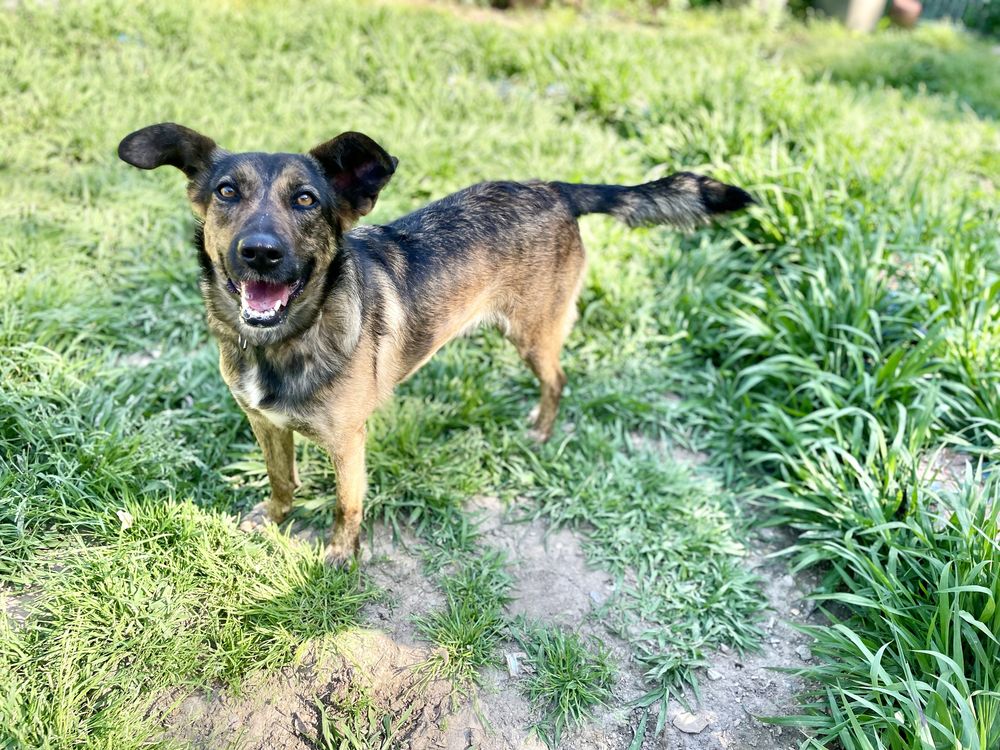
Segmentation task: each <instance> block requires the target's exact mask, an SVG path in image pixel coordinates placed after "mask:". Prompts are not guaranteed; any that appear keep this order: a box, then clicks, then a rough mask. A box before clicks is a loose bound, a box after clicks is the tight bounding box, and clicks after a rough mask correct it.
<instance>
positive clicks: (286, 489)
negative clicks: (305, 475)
mask: <svg viewBox="0 0 1000 750" xmlns="http://www.w3.org/2000/svg"><path fill="white" fill-rule="evenodd" d="M247 417H248V418H249V419H250V427H251V429H252V430H253V434H254V436H255V437H256V438H257V442H258V443H259V444H260V447H261V450H262V451H263V452H264V463H265V464H266V465H267V478H268V480H269V481H270V484H271V497H270V498H269V499H268V500H265V501H264V502H262V503H258V504H257V505H255V506H254V507H253V508H252V509H251V510H250V512H249V513H247V515H246V516H245V517H244V518H243V521H242V522H241V523H240V528H241V529H244V530H251V529H254V528H256V527H258V526H261V525H263V524H265V523H268V522H273V523H281V522H282V521H284V520H285V517H286V516H287V515H288V513H289V511H291V509H292V494H293V493H294V492H295V490H296V489H298V487H299V485H300V482H299V475H298V471H297V470H296V468H295V443H294V440H293V438H292V431H291V430H288V429H285V428H283V427H278V426H276V425H275V424H273V423H271V422H270V421H269V420H268V419H267V418H266V417H263V416H261V415H259V414H254V413H252V412H247Z"/></svg>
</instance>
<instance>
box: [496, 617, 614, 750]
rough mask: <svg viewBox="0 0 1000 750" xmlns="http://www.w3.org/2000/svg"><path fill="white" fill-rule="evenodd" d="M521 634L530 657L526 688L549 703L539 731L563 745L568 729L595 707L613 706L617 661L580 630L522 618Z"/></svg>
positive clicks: (517, 627) (541, 701) (517, 628)
mask: <svg viewBox="0 0 1000 750" xmlns="http://www.w3.org/2000/svg"><path fill="white" fill-rule="evenodd" d="M515 637H516V638H517V640H518V642H519V643H520V644H521V646H522V647H523V648H524V650H525V653H526V654H527V657H528V658H527V663H526V664H525V665H524V666H525V667H527V668H528V669H529V670H530V671H529V673H528V676H527V677H526V678H525V680H524V682H525V683H526V685H525V692H526V693H527V695H528V697H529V698H530V699H531V700H532V701H534V702H535V703H536V704H539V705H541V706H543V707H544V713H543V715H542V718H541V719H540V720H539V722H538V723H537V724H536V725H535V727H534V729H535V732H536V733H537V734H538V736H539V737H541V739H542V740H543V741H544V742H545V744H546V745H548V746H549V747H557V746H558V744H559V740H560V738H561V737H562V733H563V731H564V730H565V729H566V728H570V727H573V726H574V725H577V726H578V725H580V724H582V723H583V722H584V721H585V720H586V719H587V718H589V717H590V716H591V713H592V711H593V710H594V709H595V708H597V707H598V706H603V705H607V703H608V700H609V699H610V698H611V687H612V685H613V683H614V679H615V668H614V665H613V664H612V663H611V658H610V656H609V655H608V652H607V650H606V649H605V648H604V647H603V646H601V644H599V643H589V644H588V643H586V642H585V641H584V639H583V638H581V637H580V636H579V635H577V634H576V633H566V632H564V631H562V630H560V629H558V628H552V627H544V626H538V625H533V626H532V625H528V624H526V623H525V622H523V621H522V622H519V623H517V624H516V625H515Z"/></svg>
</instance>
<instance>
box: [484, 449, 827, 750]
mask: <svg viewBox="0 0 1000 750" xmlns="http://www.w3.org/2000/svg"><path fill="white" fill-rule="evenodd" d="M674 458H675V459H678V458H679V459H680V460H686V461H688V462H691V463H699V462H701V460H703V457H702V456H701V455H700V454H696V453H691V452H685V453H684V455H683V457H680V456H675V457H674ZM471 508H472V509H474V510H475V511H476V512H477V514H478V515H479V516H480V518H481V519H482V520H481V526H480V528H481V530H482V531H483V534H484V542H486V543H487V544H489V545H491V546H494V547H498V548H500V549H504V550H506V551H507V552H508V556H509V560H510V562H509V565H508V569H509V570H510V571H511V573H512V574H513V576H514V580H515V584H514V596H515V600H514V602H513V604H512V605H511V610H512V611H513V612H514V613H515V614H517V613H523V614H525V615H526V616H528V617H530V618H536V619H539V620H541V621H543V622H545V623H548V624H554V625H559V626H562V627H568V628H572V629H573V630H575V631H576V632H581V633H583V634H584V635H587V636H590V637H592V638H594V639H596V640H599V641H600V642H601V643H602V644H603V645H604V646H605V647H606V648H608V649H609V650H610V652H611V654H612V656H613V657H614V659H615V661H616V663H617V667H618V682H617V684H616V685H615V686H614V688H613V701H612V703H613V705H612V706H610V707H608V708H605V709H603V710H601V711H598V712H597V714H596V715H595V717H594V719H593V720H592V721H591V722H590V723H588V724H587V725H586V726H585V727H583V728H581V729H579V730H576V731H574V732H571V733H569V734H568V735H566V736H565V738H564V741H563V743H562V746H563V747H566V748H572V749H573V750H611V749H612V748H625V747H628V746H629V744H630V743H631V742H632V739H633V737H634V729H635V727H636V725H637V723H638V719H639V715H640V714H639V711H638V710H637V709H634V708H632V707H631V706H630V703H631V702H632V701H634V700H635V699H636V698H638V697H640V696H641V695H642V694H643V693H645V692H646V691H645V689H644V686H643V683H642V677H641V674H640V673H639V670H638V669H637V668H636V666H635V665H634V664H633V663H632V662H631V657H630V652H629V649H628V646H627V644H625V643H624V642H623V641H622V640H621V639H619V638H618V637H617V636H616V635H615V634H614V633H612V632H611V631H609V630H607V629H606V628H604V627H603V626H602V625H601V624H600V622H598V621H597V620H596V619H595V618H593V617H592V615H593V613H594V611H595V610H596V609H597V608H598V607H599V606H600V605H601V604H602V603H604V601H605V600H606V599H607V597H608V596H609V595H610V594H611V589H612V581H611V578H610V576H608V575H607V574H606V573H604V572H602V571H598V570H594V569H592V568H590V567H588V565H587V562H586V557H585V554H584V552H583V549H582V548H581V545H580V537H579V535H578V534H576V533H575V532H573V531H571V530H569V529H559V530H552V529H549V528H548V527H547V525H546V524H545V523H544V522H542V521H537V520H536V521H532V522H530V523H525V522H523V521H521V522H518V521H517V520H516V510H515V511H514V512H513V513H511V512H507V511H506V510H505V509H504V507H503V505H502V503H501V502H500V501H499V500H497V499H496V498H489V497H482V498H476V499H475V500H473V501H472V503H471ZM511 516H514V517H513V518H512V517H511ZM754 541H755V542H756V544H755V545H754V546H753V547H752V548H751V555H750V556H749V557H748V558H747V565H748V567H750V568H752V569H755V570H756V572H757V573H758V574H759V575H760V576H761V578H762V580H763V582H764V587H765V594H766V596H767V599H768V604H769V607H770V612H769V615H768V617H767V618H766V619H765V621H764V623H763V624H762V625H763V627H764V630H765V633H766V637H765V641H764V643H763V647H762V649H761V651H759V652H758V653H754V654H747V655H739V654H736V653H734V652H720V653H718V654H716V655H715V657H714V658H713V660H712V664H711V667H710V668H708V669H706V670H703V672H702V673H701V675H700V688H701V696H702V700H701V703H700V704H699V705H696V706H692V707H691V709H692V712H691V713H692V714H693V719H694V723H693V724H692V723H690V722H688V723H685V721H684V718H685V717H683V716H682V714H685V713H688V711H687V709H686V708H685V707H684V706H682V705H681V704H680V703H678V702H676V701H675V702H673V703H672V704H671V705H670V707H669V708H668V713H667V725H666V728H665V729H664V731H663V733H662V734H661V735H659V736H653V732H652V728H653V725H654V724H655V721H651V722H650V724H649V731H648V732H647V736H646V739H645V741H644V743H643V745H642V747H643V748H644V749H645V750H650V749H652V748H671V749H673V748H677V749H678V750H680V749H681V748H683V749H684V750H730V749H732V750H736V749H737V748H740V749H742V748H762V749H763V748H768V749H769V750H770V749H772V748H773V749H774V750H778V749H779V748H795V747H798V742H799V740H800V739H801V735H800V734H799V733H798V732H797V731H796V730H792V729H787V728H782V727H775V726H772V725H768V724H765V723H763V722H761V721H759V720H758V719H757V718H756V717H759V716H774V715H779V714H782V713H788V712H789V711H791V709H792V707H793V699H794V696H795V694H796V693H797V692H799V691H800V690H801V689H802V687H803V686H802V683H801V681H800V680H799V679H797V678H796V677H794V676H793V675H789V674H786V673H782V672H777V671H774V670H775V669H776V668H796V667H801V666H804V665H805V663H806V661H807V660H809V659H811V658H812V655H811V654H810V653H809V649H808V643H809V638H808V637H806V636H803V635H802V634H801V633H799V632H798V631H796V630H795V629H794V628H793V627H792V625H793V624H803V623H807V622H809V621H810V616H811V613H812V612H813V605H812V603H811V602H808V601H806V600H805V599H804V597H805V596H806V594H807V593H808V592H809V591H810V590H812V588H813V584H814V581H811V580H808V579H806V578H805V577H799V578H794V577H792V576H791V575H789V574H788V572H787V569H786V568H785V566H784V565H783V564H782V563H779V562H775V561H773V560H769V558H768V555H770V554H771V553H773V552H775V551H777V550H779V549H781V548H783V547H785V546H787V545H788V544H789V543H790V542H791V538H790V537H789V536H787V535H785V534H783V533H780V532H768V533H766V534H765V535H762V536H759V537H758V538H757V539H756V540H754ZM511 648H515V647H513V646H512V647H511ZM487 684H488V685H489V687H490V688H491V690H488V691H485V692H484V693H482V694H480V696H479V700H480V702H481V704H482V705H483V706H484V707H486V708H487V709H488V710H490V711H492V712H494V713H495V714H497V715H498V716H500V717H503V719H504V721H501V722H498V724H499V730H500V731H501V732H506V733H507V736H511V735H515V736H516V734H515V733H516V727H517V726H518V725H519V726H522V727H523V726H526V725H527V724H529V723H530V722H531V721H532V720H534V719H535V718H536V717H535V716H534V715H533V714H532V712H531V710H530V707H529V706H528V705H527V704H526V702H525V701H524V699H523V698H521V697H520V694H519V692H518V689H517V680H516V679H512V678H510V677H509V676H508V675H507V674H506V673H497V674H495V675H490V679H489V681H488V683H487ZM675 722H676V724H679V725H682V726H685V727H687V728H688V729H689V730H690V729H695V728H698V727H699V726H700V725H702V724H704V726H703V728H701V729H700V730H699V731H698V732H696V733H693V734H691V733H688V732H685V731H682V730H681V729H679V728H678V726H677V725H676V724H675ZM512 723H513V725H512ZM522 746H524V747H527V746H528V745H516V744H514V745H511V744H488V743H487V744H483V745H482V747H484V748H494V747H496V748H507V747H522Z"/></svg>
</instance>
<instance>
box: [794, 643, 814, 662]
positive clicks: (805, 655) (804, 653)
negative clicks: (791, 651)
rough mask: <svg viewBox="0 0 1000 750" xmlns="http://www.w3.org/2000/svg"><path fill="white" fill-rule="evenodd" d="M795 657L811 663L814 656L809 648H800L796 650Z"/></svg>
mask: <svg viewBox="0 0 1000 750" xmlns="http://www.w3.org/2000/svg"><path fill="white" fill-rule="evenodd" d="M795 655H796V656H798V657H799V658H800V659H802V661H810V660H811V659H812V656H813V655H812V651H810V650H809V647H808V646H799V647H798V648H796V649H795Z"/></svg>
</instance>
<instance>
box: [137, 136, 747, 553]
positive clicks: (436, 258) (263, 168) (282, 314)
mask: <svg viewBox="0 0 1000 750" xmlns="http://www.w3.org/2000/svg"><path fill="white" fill-rule="evenodd" d="M118 155H119V157H120V158H121V159H122V160H123V161H125V162H127V163H128V164H131V165H133V166H135V167H139V168H141V169H154V168H156V167H160V166H163V165H170V166H173V167H176V168H178V169H180V170H181V171H182V172H183V173H184V174H185V175H186V176H187V179H188V184H187V193H188V198H189V200H190V202H191V206H192V208H193V210H194V213H195V215H196V218H197V220H198V226H197V229H196V233H195V244H196V246H197V250H198V256H199V258H200V263H201V269H202V276H201V293H202V296H203V297H204V301H205V308H206V312H207V320H208V326H209V329H210V331H211V333H212V334H213V335H214V336H215V338H216V339H217V340H218V345H219V364H220V369H221V372H222V377H223V379H224V380H225V382H226V384H227V385H228V386H229V389H230V390H231V391H232V394H233V396H234V397H235V399H236V401H237V402H238V403H239V405H240V407H241V408H242V409H243V411H244V412H245V413H246V415H247V418H248V419H249V421H250V426H251V428H252V429H253V433H254V435H255V436H256V438H257V440H258V442H259V443H260V446H261V449H262V450H263V453H264V460H265V462H266V464H267V475H268V479H269V480H270V486H271V496H270V498H269V499H268V500H266V501H264V502H262V503H259V504H258V505H257V506H256V507H255V508H253V510H251V511H250V513H249V514H248V515H247V516H246V518H245V519H244V521H243V523H242V524H241V527H242V528H248V529H249V528H254V527H256V526H259V525H262V524H264V523H268V522H274V523H279V522H281V521H282V520H283V519H284V518H285V517H286V516H287V515H288V513H289V511H290V510H291V507H292V493H293V492H294V491H295V490H296V488H297V487H298V485H299V481H298V476H297V473H296V468H295V451H294V447H293V442H292V434H293V432H298V433H300V434H302V435H305V436H306V437H308V438H310V439H311V440H313V441H315V442H317V443H318V444H319V445H321V446H322V447H323V448H325V449H326V450H327V451H328V452H329V454H330V457H331V459H332V461H333V464H334V468H335V471H336V476H337V507H336V515H335V525H334V528H333V531H332V534H331V536H330V540H329V545H328V547H327V548H326V559H327V561H328V562H329V563H331V564H334V565H343V564H346V563H349V561H350V560H351V559H352V558H353V557H354V556H355V555H356V554H357V552H358V550H359V538H360V527H361V519H362V503H363V500H364V496H365V489H366V476H365V434H366V432H365V429H366V428H365V423H366V420H367V419H368V417H369V415H371V413H372V412H373V411H374V410H375V408H376V407H377V406H378V405H379V404H381V403H383V402H384V401H386V400H387V399H388V398H389V397H390V395H391V394H392V392H393V389H394V387H395V386H396V385H397V384H398V383H400V382H401V381H403V380H406V379H407V378H408V377H410V376H411V375H412V374H413V373H415V372H416V371H417V370H419V369H420V367H421V366H422V365H423V364H424V363H425V362H427V360H428V359H430V357H431V356H432V355H433V354H434V353H435V352H436V351H437V350H438V349H440V348H441V347H442V346H443V345H444V344H446V343H447V342H448V341H450V340H451V339H453V338H455V337H456V336H457V335H459V334H460V333H462V332H465V331H468V330H469V329H471V328H473V327H475V326H477V325H480V324H492V325H495V326H498V327H499V328H500V329H501V330H502V331H503V332H504V334H505V335H506V337H507V338H508V339H509V340H510V341H511V342H512V343H513V344H514V346H515V348H516V349H517V351H518V353H519V354H520V356H521V357H522V358H523V359H524V361H525V362H526V363H527V365H528V367H529V368H531V371H532V372H533V373H534V374H535V376H536V377H537V378H538V381H539V383H540V385H541V398H540V401H539V404H538V408H537V416H536V418H535V420H534V428H533V434H534V436H535V437H536V439H538V440H540V441H544V440H547V439H548V438H549V436H550V435H551V434H552V429H553V424H554V422H555V419H556V412H557V410H558V407H559V399H560V396H561V394H562V391H563V387H564V386H565V385H566V376H565V374H564V373H563V370H562V367H561V366H560V364H559V354H560V351H561V349H562V346H563V342H564V341H565V339H566V336H567V334H568V333H569V331H570V328H571V327H572V325H573V323H574V320H575V317H576V298H577V295H578V294H579V292H580V287H581V285H582V283H583V276H584V263H585V254H584V248H583V243H582V241H581V238H580V231H579V227H578V225H577V218H578V217H579V216H582V215H584V214H594V213H597V214H610V215H611V216H613V217H615V218H617V219H620V220H621V221H623V222H625V223H626V224H627V225H629V226H631V227H635V226H639V225H652V224H671V225H674V226H677V227H680V228H690V227H693V226H695V225H697V224H701V223H704V222H706V221H707V220H708V219H709V217H711V216H713V215H715V214H722V213H727V212H730V211H736V210H738V209H742V208H744V207H745V206H747V205H748V204H750V203H752V202H753V200H752V198H751V197H750V195H749V194H748V193H746V192H745V191H744V190H742V189H740V188H738V187H734V186H732V185H726V184H724V183H721V182H717V181H715V180H713V179H710V178H708V177H705V176H701V175H696V174H691V173H688V172H679V173H676V174H672V175H670V176H669V177H665V178H663V179H659V180H656V181H654V182H648V183H645V184H642V185H636V186H631V187H627V186H621V185H585V184H569V183H565V182H483V183H480V184H477V185H473V186H472V187H468V188H466V189H464V190H461V191H459V192H457V193H454V194H452V195H450V196H448V197H446V198H443V199H441V200H439V201H436V202H434V203H431V204H429V205H427V206H425V207H424V208H421V209H419V210H417V211H414V212H413V213H411V214H409V215H407V216H404V217H403V218H401V219H397V220H396V221H394V222H392V223H391V224H387V225H385V226H370V225H362V226H356V224H357V221H358V219H359V218H360V217H362V216H364V215H366V214H368V213H370V212H371V210H372V209H373V208H374V207H375V202H376V201H377V200H378V196H379V193H380V191H381V190H382V189H383V188H384V187H385V186H386V184H387V183H388V182H389V180H390V179H391V177H392V175H393V173H394V172H395V171H396V166H397V164H398V160H397V159H396V158H395V157H392V156H390V155H389V154H388V153H387V152H386V151H385V150H384V149H383V148H382V147H381V146H380V145H379V144H377V143H376V142H375V141H373V140H372V139H371V138H369V137H368V136H366V135H363V134H361V133H356V132H346V133H342V134H340V135H338V136H337V137H336V138H333V139H332V140H329V141H326V142H325V143H322V144H321V145H319V146H317V147H316V148H314V149H312V150H311V151H309V152H308V153H306V154H283V153H230V152H229V151H226V150H224V149H222V148H220V147H219V146H217V145H216V143H215V141H213V140H212V139H211V138H208V137H207V136H204V135H201V134H200V133H197V132H195V131H194V130H191V129H189V128H186V127H183V126H181V125H177V124H174V123H161V124H157V125H150V126H149V127H146V128H143V129H141V130H138V131H136V132H134V133H131V134H130V135H128V136H126V137H125V138H124V139H123V140H122V141H121V143H120V144H119V147H118Z"/></svg>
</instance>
